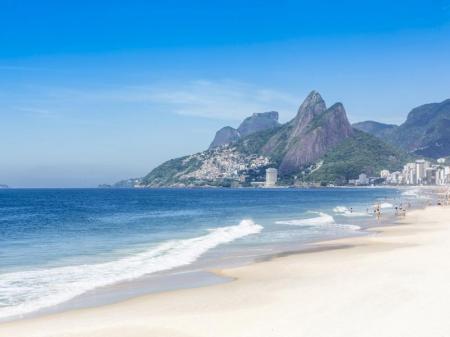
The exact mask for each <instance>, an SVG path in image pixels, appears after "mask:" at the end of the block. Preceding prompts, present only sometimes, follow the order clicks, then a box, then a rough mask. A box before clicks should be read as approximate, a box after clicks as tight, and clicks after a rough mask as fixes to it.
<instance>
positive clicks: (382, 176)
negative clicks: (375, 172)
mask: <svg viewBox="0 0 450 337" xmlns="http://www.w3.org/2000/svg"><path fill="white" fill-rule="evenodd" d="M390 174H391V172H389V170H381V172H380V177H381V178H385V179H386V178H387V177H389V175H390Z"/></svg>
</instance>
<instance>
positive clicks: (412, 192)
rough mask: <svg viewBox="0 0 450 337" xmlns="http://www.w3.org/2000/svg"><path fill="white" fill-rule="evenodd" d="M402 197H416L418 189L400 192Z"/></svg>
mask: <svg viewBox="0 0 450 337" xmlns="http://www.w3.org/2000/svg"><path fill="white" fill-rule="evenodd" d="M402 195H404V196H407V197H417V196H418V195H419V190H418V189H412V190H406V191H404V192H402Z"/></svg>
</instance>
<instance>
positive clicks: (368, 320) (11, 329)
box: [0, 207, 450, 337]
mask: <svg viewBox="0 0 450 337" xmlns="http://www.w3.org/2000/svg"><path fill="white" fill-rule="evenodd" d="M404 223H405V224H404V225H399V226H393V227H388V228H383V229H382V230H380V232H378V233H376V234H375V233H374V235H372V236H370V237H362V238H352V239H344V240H337V241H333V242H326V243H323V244H321V246H324V247H334V246H336V247H340V248H341V249H334V250H325V251H321V252H313V253H307V254H297V255H291V256H287V257H282V258H277V259H274V260H272V261H268V262H263V263H256V264H253V265H250V266H245V267H239V268H235V269H230V270H225V271H222V272H223V273H224V274H226V275H228V276H232V277H235V278H236V280H235V281H233V282H230V283H227V284H221V285H214V286H210V287H205V288H198V289H187V290H179V291H173V292H167V293H161V294H153V295H147V296H142V297H139V298H136V299H132V300H128V301H125V302H122V303H118V304H113V305H107V306H103V307H97V308H89V309H82V310H75V311H70V312H64V313H59V314H54V315H50V316H46V317H40V318H35V319H28V320H20V321H15V322H11V323H4V324H2V325H0V336H1V337H22V336H23V337H34V336H46V337H49V336H54V337H63V336H79V337H81V336H82V337H88V336H102V337H103V336H105V337H106V336H108V337H119V336H120V337H134V336H137V337H141V336H142V337H144V336H145V337H159V336H167V337H181V336H183V337H188V336H190V337H193V336H205V337H206V336H207V337H220V336H224V337H238V336H242V337H265V336H277V337H289V336H305V337H321V336H324V337H334V336H342V337H344V336H345V337H353V336H355V337H364V336H374V337H383V336H386V337H414V336H422V337H447V336H450V318H449V317H450V208H438V207H430V208H428V209H427V210H422V211H414V212H411V213H410V214H408V216H407V218H406V219H405V221H404ZM341 246H349V247H350V248H343V247H341Z"/></svg>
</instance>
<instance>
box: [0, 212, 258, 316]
mask: <svg viewBox="0 0 450 337" xmlns="http://www.w3.org/2000/svg"><path fill="white" fill-rule="evenodd" d="M262 229H263V227H262V226H260V225H258V224H256V223H254V222H253V221H252V220H242V221H241V222H240V223H239V225H235V226H228V227H219V228H215V229H211V230H210V231H209V232H208V233H207V234H205V235H203V236H199V237H195V238H191V239H183V240H170V241H166V242H163V243H161V244H159V245H157V246H155V247H152V248H151V249H148V250H146V251H144V252H142V253H138V254H135V255H131V256H127V257H124V258H121V259H118V260H115V261H110V262H105V263H97V264H83V265H72V266H65V267H55V268H48V269H36V270H28V271H21V272H12V273H6V274H2V275H1V278H0V318H3V319H4V318H7V317H13V316H17V315H22V314H26V313H30V312H33V311H36V310H39V309H42V308H45V307H49V306H52V305H57V304H60V303H62V302H65V301H68V300H70V299H72V298H74V297H76V296H78V295H81V294H83V293H85V292H87V291H89V290H92V289H94V288H98V287H102V286H107V285H111V284H114V283H117V282H121V281H126V280H131V279H135V278H138V277H141V276H143V275H146V274H151V273H155V272H159V271H163V270H169V269H173V268H176V267H181V266H184V265H188V264H191V263H193V262H194V261H196V260H197V259H198V258H199V257H200V256H201V255H203V254H204V253H206V252H207V251H209V250H210V249H212V248H214V247H217V246H218V245H221V244H224V243H228V242H232V241H234V240H236V239H239V238H242V237H244V236H247V235H251V234H256V233H259V232H261V230H262Z"/></svg>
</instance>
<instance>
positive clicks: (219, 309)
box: [0, 206, 450, 337]
mask: <svg viewBox="0 0 450 337" xmlns="http://www.w3.org/2000/svg"><path fill="white" fill-rule="evenodd" d="M437 215H439V216H440V217H441V220H439V219H437V218H436V216H437ZM442 219H444V220H445V221H447V224H448V223H450V209H449V208H448V207H438V206H432V207H427V208H426V209H423V210H414V211H411V212H409V214H408V216H407V217H406V218H405V219H400V220H399V221H396V222H395V223H394V224H392V225H387V226H383V227H372V228H370V229H368V231H370V232H373V235H367V236H357V237H351V238H344V239H337V240H330V241H323V242H320V243H316V244H314V246H315V247H312V250H311V251H301V252H298V251H294V252H285V253H280V254H279V256H273V257H271V258H268V259H263V261H256V262H255V263H252V264H250V265H246V266H239V267H235V268H228V269H218V270H213V272H215V273H216V274H217V275H220V276H226V277H229V278H231V279H233V281H231V282H227V283H223V284H215V285H208V286H203V287H201V288H188V289H179V290H172V291H168V292H161V293H153V294H146V295H141V296H138V297H135V298H131V299H128V300H125V301H122V302H118V303H115V304H109V305H105V306H98V307H91V308H84V309H75V310H70V311H65V312H61V313H55V314H50V315H46V316H40V317H37V318H27V319H22V320H16V321H11V322H5V323H0V334H1V335H3V334H5V335H8V334H9V335H11V336H12V335H14V336H27V337H31V336H53V335H54V336H62V335H70V336H72V335H73V336H91V335H92V336H94V335H95V336H116V335H117V336H120V335H122V336H123V335H127V336H144V335H148V334H149V333H150V331H151V332H153V331H154V333H155V334H156V335H157V336H207V335H208V334H205V331H206V330H207V329H205V327H204V326H203V325H202V324H201V323H200V322H199V321H198V319H199V318H201V317H203V316H204V318H205V320H207V317H209V316H210V314H209V313H208V311H207V312H204V311H203V310H199V308H198V305H197V304H198V303H204V306H205V307H207V308H210V309H211V310H212V311H213V312H214V314H215V315H218V316H224V317H223V318H228V319H237V317H234V316H235V315H234V314H233V312H234V311H236V314H237V312H239V311H240V310H241V309H243V308H247V309H246V310H245V311H246V312H247V311H248V313H247V314H249V315H250V316H251V317H253V319H255V316H252V315H251V313H253V314H255V313H256V312H258V310H257V307H258V306H256V308H255V307H254V306H250V308H248V305H249V303H247V301H242V299H245V298H247V299H248V300H249V301H250V302H253V301H256V302H257V303H258V305H259V304H260V305H263V306H264V305H268V310H271V311H273V312H272V315H271V316H272V317H271V318H270V319H274V320H275V321H278V320H280V319H281V317H280V316H279V315H280V313H278V312H277V309H280V308H284V307H285V306H287V307H290V308H292V309H296V310H301V308H300V307H301V305H300V307H297V304H296V303H293V302H292V301H291V300H289V299H288V300H286V301H275V302H273V303H270V302H271V301H270V300H269V299H270V298H271V296H272V295H271V294H272V291H267V290H273V291H274V294H275V295H277V296H275V297H278V295H280V294H283V293H284V292H287V293H290V294H291V296H293V297H300V298H301V297H302V293H303V292H300V293H299V291H298V289H296V288H298V287H300V288H302V287H304V288H305V289H306V290H308V291H312V290H315V287H314V286H312V285H311V284H309V283H308V280H309V279H310V278H311V277H313V278H314V275H315V273H316V274H317V273H319V274H329V275H328V277H334V278H336V276H337V275H336V272H338V270H334V273H333V271H332V270H333V268H332V266H331V269H332V270H330V271H328V272H327V270H325V269H326V268H325V267H326V266H328V267H330V262H332V261H334V263H336V262H339V263H340V264H342V265H346V264H350V265H351V264H352V263H353V264H355V258H356V262H357V261H358V257H360V258H363V259H369V260H371V259H375V260H376V259H377V255H381V257H382V256H383V255H385V254H388V255H389V254H390V255H393V256H391V257H392V258H396V255H399V254H400V255H401V253H402V252H404V250H402V249H406V250H408V249H412V250H424V249H425V250H426V249H431V250H432V249H433V247H432V246H429V245H428V246H427V245H426V244H424V242H425V243H426V239H427V237H429V236H430V235H431V236H432V237H433V238H435V236H436V232H444V233H445V234H449V235H448V238H449V239H450V231H449V229H448V227H447V226H445V223H443V220H442ZM424 222H427V223H430V224H433V228H427V227H426V226H424V224H423V223H424ZM430 233H431V234H430ZM433 234H434V235H433ZM441 234H442V233H441ZM441 248H442V247H441ZM448 250H449V251H450V248H449V249H448ZM373 253H376V254H373ZM404 262H405V265H406V266H408V261H404ZM409 264H411V261H409ZM331 265H333V263H332V264H331ZM287 267H293V268H294V269H295V270H294V271H289V268H287ZM354 267H358V268H363V267H364V265H362V266H361V265H360V264H358V263H356V265H354ZM372 267H374V266H372ZM382 267H383V266H381V267H378V268H382ZM410 267H414V263H412V266H410ZM447 267H448V265H447V264H445V268H447ZM413 269H415V268H413ZM350 271H351V269H350ZM382 271H383V272H384V273H386V272H388V270H383V269H382ZM367 272H369V273H370V268H369V269H368V270H367ZM446 272H448V270H446ZM283 274H284V275H283ZM274 275H279V276H280V277H274ZM350 275H351V273H350ZM374 276H376V275H374ZM443 276H449V277H450V274H445V275H443ZM405 277H406V280H408V279H409V278H408V277H407V275H406V276H405ZM292 278H295V279H297V281H298V285H297V284H293V283H292V282H289V281H290V280H292ZM338 279H339V278H338ZM445 280H448V279H445ZM316 281H318V282H319V283H320V282H325V281H324V280H322V279H320V278H319V279H317V280H316ZM386 281H387V280H386ZM305 283H306V284H305ZM325 283H326V282H325ZM369 283H373V282H369ZM281 285H282V286H281ZM324 286H325V285H324ZM355 286H356V287H357V286H358V284H355ZM333 288H334V287H333V286H332V285H329V287H325V288H323V289H325V290H327V289H331V290H332V289H333ZM335 290H338V289H335ZM380 291H381V292H382V289H377V292H378V294H379V295H380V293H379V292H380ZM234 293H238V294H240V296H242V298H236V296H234V295H233V294H234ZM444 293H445V291H444ZM230 294H231V295H232V296H231V297H229V296H230ZM263 294H267V295H268V298H269V299H267V301H266V300H264V296H263V298H260V297H261V296H262V295H263ZM256 295H258V296H256ZM367 295H369V294H367ZM410 295H411V296H413V295H414V293H411V294H410ZM316 296H317V298H315V299H314V298H313V299H310V300H311V301H312V302H321V303H322V305H324V303H325V302H327V299H326V298H325V299H324V298H323V295H320V294H316ZM306 297H308V296H306ZM382 297H383V298H385V296H382ZM369 298H370V296H369ZM369 302H370V301H369ZM376 302H377V301H376V300H375V302H374V304H376ZM175 303H176V305H175ZM337 303H341V304H342V299H341V302H339V301H337ZM354 304H355V308H354V310H358V306H359V305H361V304H363V303H358V302H355V303H354ZM158 308H159V309H158ZM169 309H173V310H175V311H172V310H169ZM188 309H189V310H188ZM255 310H256V311H255ZM302 310H304V309H302ZM192 311H193V312H192ZM444 311H445V310H444ZM146 313H149V314H150V313H151V314H152V315H150V316H147V315H146ZM353 314H357V312H356V313H353ZM122 315H123V316H124V317H126V319H121V320H120V321H116V319H113V318H114V317H118V316H122ZM153 315H154V316H153ZM186 316H187V317H190V319H187V318H186ZM236 316H238V314H237V315H236ZM438 316H439V315H438ZM145 317H149V318H151V319H145ZM341 318H342V319H343V320H345V319H344V317H341ZM185 319H187V320H188V322H189V324H188V325H187V326H189V329H187V330H189V333H186V334H183V331H178V330H177V329H175V330H168V331H166V330H164V326H165V325H164V322H166V323H167V322H168V321H172V320H175V321H178V320H181V321H182V322H184V321H185ZM405 319H406V318H405ZM87 322H89V324H88V325H89V326H86V324H84V323H87ZM130 322H133V323H130ZM188 322H186V324H187V323H188ZM294 322H295V320H294V321H293V322H292V323H294ZM405 322H406V321H405ZM73 324H76V325H80V326H81V327H80V328H77V329H76V331H72V329H71V328H70V327H71V326H73ZM223 324H225V325H226V327H227V328H233V326H234V325H232V326H230V325H227V324H226V323H223ZM230 324H231V323H230ZM443 324H444V325H445V321H443ZM43 325H45V326H46V328H45V331H43V330H42V326H43ZM91 325H92V326H91ZM117 325H119V326H121V327H122V328H120V329H118V330H120V331H121V334H120V333H119V331H117V332H116V331H115V330H114V329H112V330H111V328H110V326H117ZM207 325H208V324H207ZM276 325H278V324H276ZM288 325H289V324H288ZM174 326H177V324H174ZM246 326H247V324H244V323H242V324H238V325H236V326H235V327H234V329H237V328H238V327H241V328H242V329H243V330H239V329H238V330H235V331H234V332H233V333H230V331H229V330H227V329H226V331H228V336H231V335H233V336H257V334H251V333H248V334H246V330H245V329H244V328H245V327H246ZM39 327H40V328H39ZM311 328H312V327H311ZM149 329H150V330H149ZM94 331H96V332H95V334H94ZM445 332H448V330H445ZM69 333H70V334H69ZM72 333H73V334H72ZM260 333H261V332H260ZM215 335H218V336H222V335H221V334H215ZM223 335H224V336H225V335H227V334H223ZM263 335H264V334H262V335H260V336H263ZM272 335H273V336H275V335H277V334H267V336H272ZM295 335H296V336H297V335H298V336H304V334H302V333H301V332H300V331H299V333H298V334H295ZM331 335H333V334H331ZM347 335H352V334H351V333H350V334H347ZM360 335H361V334H360ZM410 335H411V334H410ZM277 336H278V335H277ZM285 336H287V335H286V334H285ZM305 336H306V335H305ZM316 336H317V334H316ZM328 336H330V334H328ZM367 336H372V335H370V334H367ZM417 336H425V335H417Z"/></svg>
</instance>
